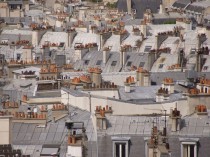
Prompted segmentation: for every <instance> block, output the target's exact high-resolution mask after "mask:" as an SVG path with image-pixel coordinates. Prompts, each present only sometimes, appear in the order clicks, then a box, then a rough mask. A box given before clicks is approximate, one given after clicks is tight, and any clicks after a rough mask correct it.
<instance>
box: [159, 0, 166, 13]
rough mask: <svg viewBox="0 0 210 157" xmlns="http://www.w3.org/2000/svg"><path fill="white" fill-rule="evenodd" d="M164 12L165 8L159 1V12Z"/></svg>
mask: <svg viewBox="0 0 210 157" xmlns="http://www.w3.org/2000/svg"><path fill="white" fill-rule="evenodd" d="M164 13H165V8H164V6H163V3H162V2H161V3H160V10H159V14H164Z"/></svg>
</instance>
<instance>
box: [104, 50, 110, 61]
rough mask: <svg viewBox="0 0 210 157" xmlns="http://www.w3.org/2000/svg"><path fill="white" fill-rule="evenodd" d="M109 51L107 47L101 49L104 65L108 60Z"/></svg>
mask: <svg viewBox="0 0 210 157" xmlns="http://www.w3.org/2000/svg"><path fill="white" fill-rule="evenodd" d="M109 54H110V49H109V48H108V47H105V48H104V49H103V63H104V64H106V63H107V61H108V59H109Z"/></svg>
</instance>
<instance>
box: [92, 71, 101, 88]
mask: <svg viewBox="0 0 210 157" xmlns="http://www.w3.org/2000/svg"><path fill="white" fill-rule="evenodd" d="M93 69H94V70H93V73H92V82H93V83H94V84H95V85H96V86H100V84H101V83H102V76H101V73H102V70H101V69H100V68H93Z"/></svg>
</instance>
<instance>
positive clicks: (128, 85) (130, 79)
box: [124, 76, 136, 93]
mask: <svg viewBox="0 0 210 157" xmlns="http://www.w3.org/2000/svg"><path fill="white" fill-rule="evenodd" d="M135 84H136V82H135V81H134V77H131V76H129V77H127V78H126V81H125V82H124V85H125V92H126V93H130V92H131V85H135Z"/></svg>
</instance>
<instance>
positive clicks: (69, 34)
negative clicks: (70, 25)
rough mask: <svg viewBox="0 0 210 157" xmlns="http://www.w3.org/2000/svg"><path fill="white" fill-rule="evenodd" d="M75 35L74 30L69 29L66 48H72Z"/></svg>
mask: <svg viewBox="0 0 210 157" xmlns="http://www.w3.org/2000/svg"><path fill="white" fill-rule="evenodd" d="M76 35H77V32H76V31H75V29H70V30H69V31H68V47H71V46H72V43H73V40H74V37H75V36H76Z"/></svg>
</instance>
